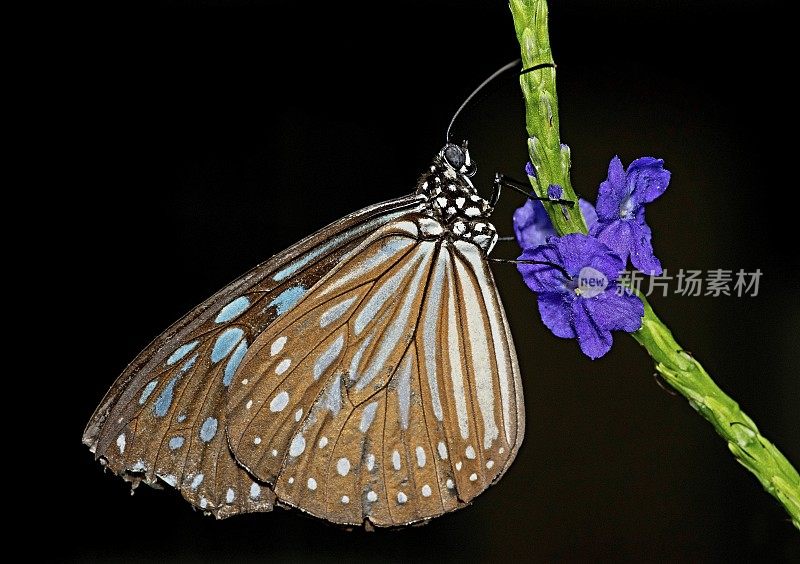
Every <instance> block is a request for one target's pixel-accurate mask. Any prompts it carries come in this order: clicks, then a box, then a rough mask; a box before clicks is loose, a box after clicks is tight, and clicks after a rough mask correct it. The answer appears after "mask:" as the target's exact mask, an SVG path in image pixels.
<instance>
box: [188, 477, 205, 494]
mask: <svg viewBox="0 0 800 564" xmlns="http://www.w3.org/2000/svg"><path fill="white" fill-rule="evenodd" d="M202 483H203V475H202V474H198V475H197V476H195V477H194V478H193V479H192V483H191V484H189V487H190V488H192V491H195V490H196V489H197V488H199V487H200V484H202Z"/></svg>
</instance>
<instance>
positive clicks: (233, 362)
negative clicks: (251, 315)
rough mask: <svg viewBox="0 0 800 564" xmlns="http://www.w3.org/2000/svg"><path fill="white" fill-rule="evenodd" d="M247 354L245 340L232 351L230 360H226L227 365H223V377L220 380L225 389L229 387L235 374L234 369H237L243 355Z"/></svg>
mask: <svg viewBox="0 0 800 564" xmlns="http://www.w3.org/2000/svg"><path fill="white" fill-rule="evenodd" d="M246 352H247V339H244V340H243V341H242V342H241V343H239V346H238V347H236V350H235V351H233V354H232V355H231V358H230V359H228V364H226V365H225V375H224V376H223V378H222V383H223V384H224V385H225V386H226V387H227V386H230V385H231V380H233V375H234V374H236V369H237V368H239V363H240V362H242V359H243V358H244V353H246Z"/></svg>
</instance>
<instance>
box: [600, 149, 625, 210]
mask: <svg viewBox="0 0 800 564" xmlns="http://www.w3.org/2000/svg"><path fill="white" fill-rule="evenodd" d="M628 195H629V193H628V191H627V188H626V185H625V168H624V167H623V166H622V161H620V160H619V157H614V158H613V159H611V162H610V163H609V164H608V178H606V180H604V181H603V182H601V183H600V190H599V191H598V193H597V215H598V217H599V218H600V220H601V221H611V220H612V219H617V218H619V208H620V206H621V205H622V201H623V200H624V199H625V198H627V197H628Z"/></svg>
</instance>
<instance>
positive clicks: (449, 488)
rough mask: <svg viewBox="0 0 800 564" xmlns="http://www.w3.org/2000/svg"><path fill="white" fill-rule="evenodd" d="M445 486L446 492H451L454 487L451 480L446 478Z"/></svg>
mask: <svg viewBox="0 0 800 564" xmlns="http://www.w3.org/2000/svg"><path fill="white" fill-rule="evenodd" d="M445 485H446V486H447V489H448V490H452V489H453V485H454V484H453V480H451V479H450V478H447V482H445Z"/></svg>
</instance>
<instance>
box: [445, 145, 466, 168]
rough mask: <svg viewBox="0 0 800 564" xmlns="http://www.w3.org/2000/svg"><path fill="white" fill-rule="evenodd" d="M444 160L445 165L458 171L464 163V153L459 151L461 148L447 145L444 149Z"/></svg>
mask: <svg viewBox="0 0 800 564" xmlns="http://www.w3.org/2000/svg"><path fill="white" fill-rule="evenodd" d="M444 158H445V160H446V161H447V164H449V165H450V166H452V167H453V168H454V169H456V170H460V169H461V167H462V166H464V163H465V162H466V157H465V156H464V151H462V150H461V147H459V146H458V145H453V144H452V143H449V144H448V145H447V147H445V148H444Z"/></svg>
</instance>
